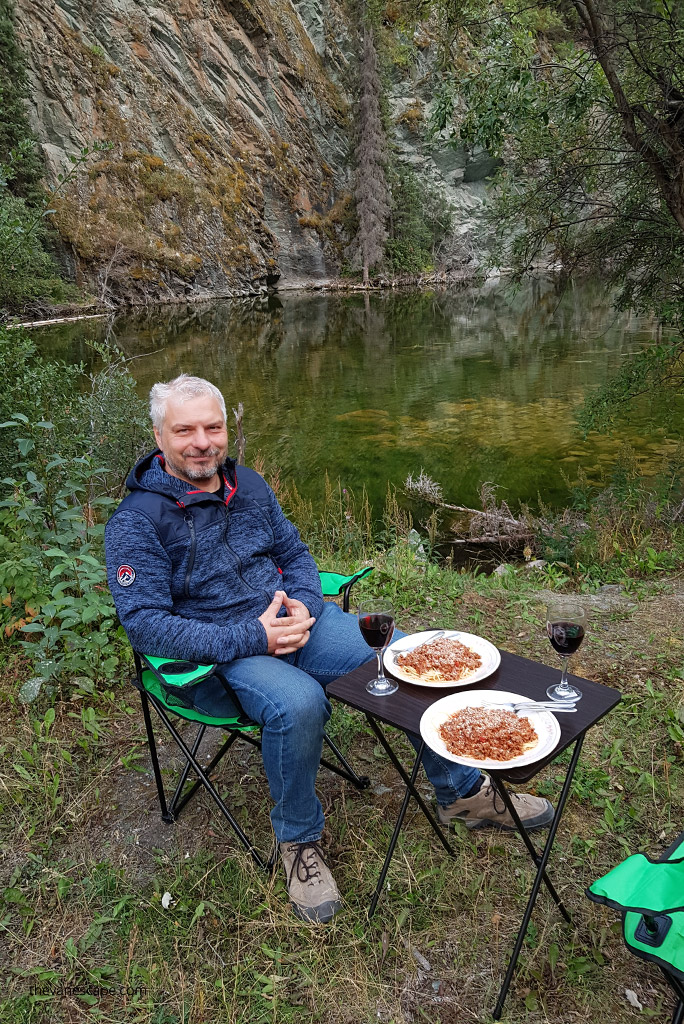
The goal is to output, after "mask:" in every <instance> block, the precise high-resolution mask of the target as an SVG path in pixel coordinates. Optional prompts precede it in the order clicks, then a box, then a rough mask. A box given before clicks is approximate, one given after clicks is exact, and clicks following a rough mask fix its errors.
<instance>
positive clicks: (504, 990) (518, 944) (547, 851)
mask: <svg viewBox="0 0 684 1024" xmlns="http://www.w3.org/2000/svg"><path fill="white" fill-rule="evenodd" d="M584 735H585V734H584V733H581V735H580V736H579V737H578V738H577V741H576V743H575V749H574V751H573V755H572V758H571V760H570V767H569V768H568V771H567V775H566V776H565V782H564V783H563V789H562V790H561V795H560V797H559V800H558V806H557V807H556V813H555V814H554V816H553V821H552V822H551V827H550V828H549V835H548V838H547V840H546V845H545V846H544V850H543V852H542V855H541V857H538V854H537V851H536V849H535V847H534V845H533V844H532V842H531V840H530V838H529V836H528V835H527V832H526V829H525V827H524V825H523V824H522V822H521V821H520V818H519V817H518V815H517V812H515V808H513V806H512V803H513V802H512V801H511V799H510V797H508V800H507V806H508V809H509V811H511V812H512V814H513V820H514V821H515V820H516V819H517V824H518V831H519V832H520V835H521V836H522V838H523V840H525V844H526V845H527V847H528V849H529V847H530V846H532V851H533V853H532V857H533V860H534V861H535V863H536V864H537V874H536V876H535V879H534V883H533V885H532V890H531V892H530V897H529V899H528V901H527V906H526V907H525V913H524V914H523V919H522V924H521V925H520V931H519V932H518V937H517V938H516V940H515V946H514V947H513V953H512V954H511V959H510V961H509V963H508V970H507V971H506V977H505V978H504V982H503V985H502V986H501V991H500V992H499V998H498V999H497V1001H496V1006H495V1008H494V1013H493V1015H492V1016H493V1017H494V1020H499V1019H500V1018H501V1013H502V1011H503V1005H504V1002H505V1001H506V996H507V995H508V989H509V987H510V984H511V981H512V979H513V972H514V971H515V968H516V965H517V963H518V957H519V956H520V951H521V949H522V944H523V942H524V940H525V935H526V934H527V929H528V927H529V923H530V918H531V917H532V911H533V909H534V905H535V903H536V902H537V896H538V895H539V889H540V888H541V884H542V881H545V880H546V882H547V885H550V882H549V881H548V879H546V877H545V876H546V865H547V863H548V860H549V857H550V856H551V849H552V847H553V843H554V840H555V838H556V832H557V831H558V826H559V824H560V819H561V815H562V814H563V810H564V808H565V804H566V802H567V799H568V796H569V795H570V787H571V785H572V779H573V776H574V774H575V769H576V768H577V762H578V760H579V756H580V752H581V750H582V743H583V742H584ZM496 781H497V782H498V780H496ZM498 788H499V787H498V786H497V789H498ZM506 795H507V796H508V794H506ZM509 804H510V806H509ZM551 889H553V887H551ZM556 899H557V897H556ZM557 903H558V906H559V908H560V907H562V906H563V905H562V903H561V902H560V900H558V899H557ZM563 910H565V908H564V907H563ZM565 916H566V917H567V918H568V920H569V915H568V914H567V911H566V913H565Z"/></svg>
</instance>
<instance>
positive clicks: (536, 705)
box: [480, 700, 577, 713]
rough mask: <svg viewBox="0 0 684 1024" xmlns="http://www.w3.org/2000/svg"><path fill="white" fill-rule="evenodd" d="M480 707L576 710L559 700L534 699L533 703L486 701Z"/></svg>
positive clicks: (513, 709) (522, 709) (517, 709)
mask: <svg viewBox="0 0 684 1024" xmlns="http://www.w3.org/2000/svg"><path fill="white" fill-rule="evenodd" d="M480 707H483V708H506V709H507V710H509V711H567V712H569V713H572V712H575V711H577V708H576V707H575V705H574V704H570V703H565V704H563V703H562V702H561V701H557V700H554V701H541V700H540V701H534V702H533V703H528V702H527V701H526V702H524V703H522V702H521V703H518V704H514V703H513V702H512V701H505V700H502V701H487V703H484V702H483V703H482V704H481V705H480Z"/></svg>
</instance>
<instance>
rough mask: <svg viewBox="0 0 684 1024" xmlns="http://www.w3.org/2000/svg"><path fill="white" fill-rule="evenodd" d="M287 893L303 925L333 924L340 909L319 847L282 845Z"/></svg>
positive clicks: (339, 902) (301, 844)
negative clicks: (304, 923) (305, 923)
mask: <svg viewBox="0 0 684 1024" xmlns="http://www.w3.org/2000/svg"><path fill="white" fill-rule="evenodd" d="M280 856H281V857H282V858H283V865H284V867H285V879H286V882H287V892H288V895H289V897H290V903H291V904H292V908H293V910H294V912H295V914H296V915H297V917H300V918H301V919H302V921H314V922H316V923H317V924H324V923H325V922H326V921H332V919H333V917H334V916H335V914H336V913H337V911H338V910H339V909H340V907H341V906H342V902H341V900H340V894H339V892H338V890H337V886H336V885H335V879H334V878H333V876H332V874H331V873H330V868H329V867H328V865H327V864H326V862H325V858H324V856H323V851H322V850H321V848H320V846H319V845H318V843H281V844H280Z"/></svg>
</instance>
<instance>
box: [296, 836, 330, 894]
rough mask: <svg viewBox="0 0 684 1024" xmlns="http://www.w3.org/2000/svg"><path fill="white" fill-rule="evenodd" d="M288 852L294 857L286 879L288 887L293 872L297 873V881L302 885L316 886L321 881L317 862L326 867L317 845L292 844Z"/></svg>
mask: <svg viewBox="0 0 684 1024" xmlns="http://www.w3.org/2000/svg"><path fill="white" fill-rule="evenodd" d="M289 850H290V852H292V851H294V855H295V857H294V861H293V862H292V867H291V868H290V874H289V876H288V879H287V881H288V885H289V883H290V882H291V881H292V876H293V875H294V874H295V872H296V873H297V879H298V881H300V882H301V883H302V885H317V884H318V883H319V882H321V881H323V879H322V878H321V871H320V864H319V860H320V861H322V862H323V864H325V866H326V867H327V862H326V859H325V857H324V856H323V851H322V850H321V848H320V846H319V845H318V843H293V844H292V845H291V846H290V847H289ZM317 880H318V881H317Z"/></svg>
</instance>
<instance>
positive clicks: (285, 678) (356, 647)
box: [195, 602, 480, 843]
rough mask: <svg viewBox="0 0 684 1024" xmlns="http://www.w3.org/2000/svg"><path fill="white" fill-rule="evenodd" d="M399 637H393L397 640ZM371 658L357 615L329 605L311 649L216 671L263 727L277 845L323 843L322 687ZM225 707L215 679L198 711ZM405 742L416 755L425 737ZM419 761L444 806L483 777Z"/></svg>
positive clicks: (199, 697) (431, 759)
mask: <svg viewBox="0 0 684 1024" xmlns="http://www.w3.org/2000/svg"><path fill="white" fill-rule="evenodd" d="M402 635H403V634H401V633H399V632H395V638H398V637H399V636H402ZM369 654H370V650H369V648H368V646H367V645H366V642H365V641H364V639H363V637H362V636H361V632H360V630H359V627H358V623H357V621H356V616H355V615H350V614H348V613H345V612H343V611H342V609H341V608H339V607H338V605H336V604H332V603H329V602H328V603H326V605H325V608H324V610H323V614H322V615H321V617H320V618H319V619H318V621H317V622H316V623H315V624H314V627H313V629H312V630H311V636H310V638H309V641H308V643H307V644H305V646H304V647H302V648H300V649H299V650H298V651H295V652H293V653H292V654H287V655H284V656H283V657H274V656H271V655H258V656H256V657H253V658H238V659H236V660H235V661H231V662H228V663H226V664H223V665H219V666H218V668H217V672H219V673H220V674H221V675H222V676H224V677H225V679H226V680H227V681H228V682H229V683H230V685H231V687H232V688H233V690H234V692H235V694H236V696H237V697H238V700H239V701H240V703H241V704H242V707H243V708H244V710H245V712H246V714H248V715H249V717H250V718H252V719H254V721H256V722H258V723H259V724H260V725H261V726H262V734H261V741H262V748H261V749H262V756H263V759H264V768H265V771H266V777H267V778H268V784H269V787H270V790H271V797H272V799H273V801H274V804H275V806H274V807H273V810H272V811H271V822H272V824H273V831H274V832H275V835H276V838H277V839H278V840H279V842H295V843H306V842H314V841H315V840H317V839H320V836H321V833H322V831H323V822H324V818H323V808H322V807H321V803H320V800H319V799H318V797H317V796H316V774H317V772H318V764H319V761H320V758H321V750H322V746H323V730H324V728H325V724H326V722H327V721H328V719H329V718H330V704H329V702H328V699H327V697H326V696H325V687H326V686H327V684H328V683H331V682H332V681H333V679H337V677H338V676H341V675H344V673H345V672H351V670H352V669H355V668H358V667H359V665H363V664H364V662H367V661H369V660H370V659H369ZM373 657H374V656H373ZM378 700H382V698H381V697H379V698H378ZM226 703H227V698H226V693H225V690H224V689H223V687H222V686H221V682H220V680H218V679H216V678H210V679H209V680H207V681H206V682H204V683H202V684H200V686H199V687H198V689H197V691H196V695H195V705H196V707H197V708H198V710H200V711H202V712H204V714H207V715H214V716H216V717H220V716H221V715H222V714H225V713H226ZM407 736H408V739H409V740H410V742H411V743H412V744H413V746H414V748H415V749H418V745H419V744H420V738H419V737H418V736H415V735H412V734H411V733H407ZM422 761H423V767H424V768H425V772H426V774H427V776H428V778H429V780H430V782H431V783H432V785H433V786H434V787H435V794H436V797H437V802H438V803H440V804H441V805H442V806H443V807H446V806H448V805H449V804H451V803H453V802H454V800H458V799H459V797H461V796H463V795H464V794H465V793H467V792H468V791H469V790H471V789H473V787H474V786H475V785H476V783H477V781H478V778H479V777H480V773H479V771H478V770H477V769H476V768H466V767H464V766H463V765H459V764H456V763H455V762H453V761H445V760H443V759H442V758H441V757H438V756H437V754H435V753H433V751H431V750H430V749H429V748H427V747H426V748H425V751H424V753H423V758H422Z"/></svg>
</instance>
